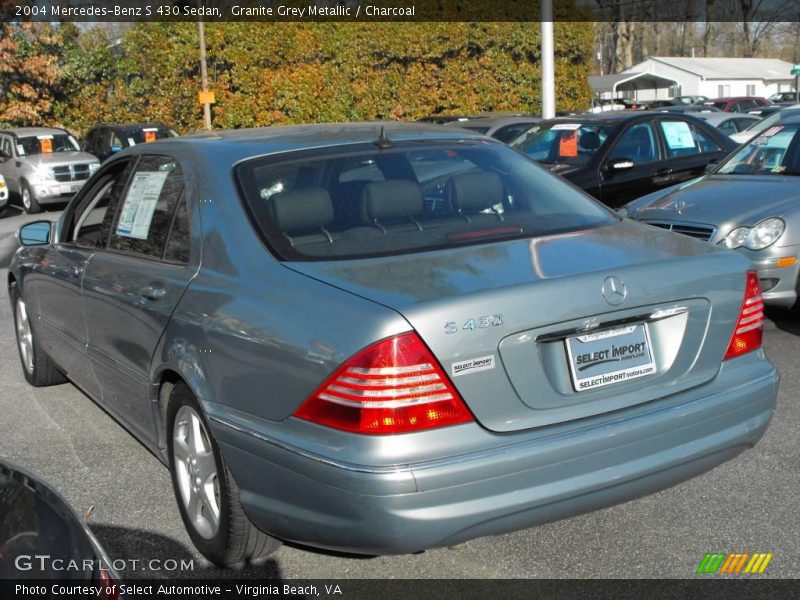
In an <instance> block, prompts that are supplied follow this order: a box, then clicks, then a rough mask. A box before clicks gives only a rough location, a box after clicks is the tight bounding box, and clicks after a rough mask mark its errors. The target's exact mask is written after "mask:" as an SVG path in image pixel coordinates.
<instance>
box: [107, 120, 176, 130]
mask: <svg viewBox="0 0 800 600" xmlns="http://www.w3.org/2000/svg"><path fill="white" fill-rule="evenodd" d="M100 127H107V128H108V129H133V128H134V127H167V128H169V129H172V128H171V127H170V126H169V125H167V124H166V123H161V122H160V121H147V122H143V123H98V124H97V125H95V126H94V127H92V129H99V128H100Z"/></svg>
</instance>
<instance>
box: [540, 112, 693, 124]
mask: <svg viewBox="0 0 800 600" xmlns="http://www.w3.org/2000/svg"><path fill="white" fill-rule="evenodd" d="M653 115H662V116H668V115H669V113H666V112H662V111H660V110H608V111H605V112H598V113H581V114H579V115H570V116H568V117H556V118H555V119H547V120H545V121H542V125H543V126H547V125H549V124H551V123H552V124H556V123H601V124H606V125H616V124H617V123H620V122H623V121H630V120H632V119H646V118H647V117H651V116H653ZM673 116H680V117H683V116H684V115H682V114H681V115H673ZM687 118H691V117H687Z"/></svg>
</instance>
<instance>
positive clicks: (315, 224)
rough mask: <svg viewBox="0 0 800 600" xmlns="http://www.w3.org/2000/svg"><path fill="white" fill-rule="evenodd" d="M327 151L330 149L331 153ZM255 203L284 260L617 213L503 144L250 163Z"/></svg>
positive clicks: (588, 221) (610, 218)
mask: <svg viewBox="0 0 800 600" xmlns="http://www.w3.org/2000/svg"><path fill="white" fill-rule="evenodd" d="M323 153H324V155H322V154H323ZM236 176H237V178H238V181H239V183H240V189H241V190H242V193H243V196H244V200H245V203H246V205H247V207H248V209H249V212H250V214H251V217H252V219H253V221H254V222H255V224H256V226H257V228H258V229H259V230H260V231H261V232H262V233H263V235H264V237H265V239H266V241H267V243H268V244H269V246H270V247H271V248H272V249H273V251H274V252H275V253H276V254H277V255H278V256H279V257H280V258H282V259H283V260H291V261H296V260H297V261H308V260H329V259H345V258H355V257H368V256H386V255H393V254H400V253H408V252H422V251H426V250H432V249H441V248H451V247H456V246H463V245H468V244H485V243H490V242H496V241H500V240H508V239H514V238H530V237H536V236H544V235H550V234H555V233H560V232H568V231H573V230H580V229H587V228H593V227H599V226H601V225H605V224H609V223H612V222H614V221H615V220H616V218H617V217H616V216H614V214H613V213H611V212H610V211H609V210H608V209H606V208H605V207H603V206H602V205H600V204H599V203H597V202H595V201H594V200H592V199H590V198H588V197H587V196H585V195H584V194H583V193H582V192H580V191H579V190H577V189H575V188H573V187H571V186H570V185H568V184H566V183H564V182H563V181H562V180H560V179H559V178H557V177H556V176H554V175H551V174H550V173H548V172H547V171H546V170H544V169H542V168H541V167H539V166H538V165H536V164H535V163H533V162H532V161H530V160H528V159H526V158H525V157H523V156H521V155H520V154H518V153H517V152H514V151H513V150H511V149H510V148H508V147H507V146H504V145H502V144H500V143H495V142H483V141H471V142H451V143H447V144H442V143H440V142H413V143H412V142H404V143H398V144H397V145H395V146H393V147H392V148H384V149H379V148H377V147H376V146H375V145H374V144H370V145H369V146H366V145H358V146H351V147H350V150H349V151H347V152H346V153H339V152H337V153H335V154H333V153H332V151H331V150H330V149H328V150H318V151H311V152H309V151H306V152H302V153H291V154H288V155H285V154H284V155H281V157H280V158H278V157H275V156H272V157H260V158H254V159H250V160H248V161H246V162H244V163H242V164H240V165H239V166H238V167H236Z"/></svg>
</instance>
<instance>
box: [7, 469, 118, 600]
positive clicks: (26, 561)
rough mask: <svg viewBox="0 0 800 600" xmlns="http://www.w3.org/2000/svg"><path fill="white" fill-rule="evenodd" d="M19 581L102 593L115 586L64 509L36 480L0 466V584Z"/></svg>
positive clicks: (102, 555)
mask: <svg viewBox="0 0 800 600" xmlns="http://www.w3.org/2000/svg"><path fill="white" fill-rule="evenodd" d="M19 579H35V580H40V581H39V582H40V583H41V582H43V581H47V580H51V581H52V580H56V581H64V582H65V583H66V582H69V583H71V584H76V583H82V584H84V585H93V586H104V587H105V586H112V585H114V584H115V583H116V582H119V581H120V578H119V575H117V573H116V572H115V571H114V570H113V569H112V567H111V561H110V559H109V558H108V555H107V554H106V552H105V550H103V547H102V546H101V545H100V543H99V542H98V541H97V538H95V536H94V534H93V533H92V531H91V530H90V529H89V527H88V526H87V525H86V523H85V521H84V520H83V518H81V516H80V515H79V514H78V513H77V512H75V510H74V509H73V508H72V507H71V506H70V505H69V503H68V502H67V501H66V500H65V499H64V498H63V497H62V496H61V495H60V494H59V493H58V492H57V491H56V490H54V489H53V488H52V487H50V486H49V485H47V484H46V483H45V482H44V481H42V480H41V479H40V478H38V477H36V476H34V475H33V474H31V473H29V472H28V471H26V470H25V469H22V468H20V467H17V466H14V465H11V464H10V463H7V462H4V461H0V584H2V583H3V582H5V580H19ZM2 589H3V588H2V587H1V586H0V590H2ZM48 591H49V588H48ZM13 595H15V594H12V596H13ZM117 595H118V591H117V593H115V594H102V595H101V596H100V598H101V599H102V600H112V599H116V598H117ZM12 596H7V597H12ZM55 596H56V595H54V596H53V597H55ZM45 597H51V596H50V595H49V593H48V594H45Z"/></svg>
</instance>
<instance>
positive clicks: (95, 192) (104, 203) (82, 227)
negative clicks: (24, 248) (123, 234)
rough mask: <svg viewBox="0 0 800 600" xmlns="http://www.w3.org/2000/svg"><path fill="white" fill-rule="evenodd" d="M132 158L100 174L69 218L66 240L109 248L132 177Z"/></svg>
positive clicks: (89, 246) (86, 245)
mask: <svg viewBox="0 0 800 600" xmlns="http://www.w3.org/2000/svg"><path fill="white" fill-rule="evenodd" d="M132 168H133V162H132V161H125V162H120V163H117V164H114V165H110V166H109V167H108V168H107V169H104V170H103V171H101V172H100V173H98V175H97V177H96V179H95V182H94V183H93V184H92V187H91V188H90V189H89V190H88V191H87V193H86V194H84V195H83V199H82V200H80V202H79V204H78V206H77V207H76V208H75V210H74V211H73V212H72V214H71V216H70V217H69V218H68V219H67V227H68V230H67V235H66V239H65V241H66V242H72V243H73V244H75V245H76V246H80V247H82V248H105V246H106V244H107V243H108V234H109V232H110V230H111V221H112V220H113V218H114V213H115V212H116V208H117V205H118V204H119V198H120V196H121V195H122V192H123V190H124V189H125V184H126V183H127V181H128V178H129V177H130V173H131V169H132Z"/></svg>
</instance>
